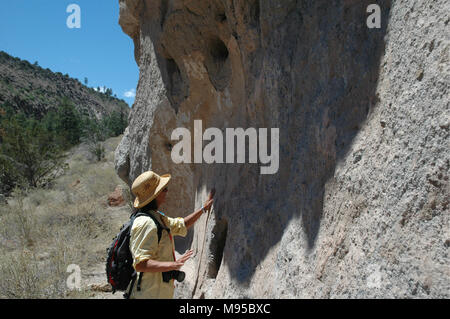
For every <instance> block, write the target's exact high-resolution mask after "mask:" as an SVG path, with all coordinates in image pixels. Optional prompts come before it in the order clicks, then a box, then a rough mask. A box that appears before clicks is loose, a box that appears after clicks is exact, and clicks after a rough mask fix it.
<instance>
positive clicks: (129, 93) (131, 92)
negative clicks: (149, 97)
mask: <svg viewBox="0 0 450 319" xmlns="http://www.w3.org/2000/svg"><path fill="white" fill-rule="evenodd" d="M123 96H124V97H128V98H135V97H136V90H135V89H131V90H129V91H126V92H125V93H124V94H123Z"/></svg>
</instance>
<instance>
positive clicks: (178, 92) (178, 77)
mask: <svg viewBox="0 0 450 319" xmlns="http://www.w3.org/2000/svg"><path fill="white" fill-rule="evenodd" d="M166 70H167V80H166V87H167V91H168V99H169V101H170V103H171V105H172V107H173V108H174V109H175V113H177V112H178V109H179V107H180V104H181V102H183V101H184V100H185V99H186V97H187V96H188V95H189V85H188V83H187V81H186V80H185V79H184V77H183V75H182V73H181V71H180V69H179V68H178V65H177V63H176V62H175V60H174V59H166Z"/></svg>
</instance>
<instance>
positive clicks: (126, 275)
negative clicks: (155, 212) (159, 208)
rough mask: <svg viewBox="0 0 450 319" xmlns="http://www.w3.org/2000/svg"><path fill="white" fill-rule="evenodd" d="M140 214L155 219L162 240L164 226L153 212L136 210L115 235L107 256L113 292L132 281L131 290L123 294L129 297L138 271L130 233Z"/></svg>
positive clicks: (107, 271)
mask: <svg viewBox="0 0 450 319" xmlns="http://www.w3.org/2000/svg"><path fill="white" fill-rule="evenodd" d="M139 216H147V217H150V218H152V219H153V221H154V222H155V224H156V226H157V228H158V243H159V241H160V240H161V234H162V230H163V229H166V228H165V227H163V226H162V225H161V224H160V223H159V222H158V221H157V220H156V218H154V217H153V216H152V215H151V214H149V213H145V212H142V211H139V210H138V211H136V212H135V213H133V214H131V216H130V220H129V221H128V222H126V223H125V224H123V225H122V227H121V228H120V231H119V233H118V234H117V235H116V237H114V239H113V241H112V243H111V245H110V246H109V248H107V250H106V251H107V258H106V277H107V281H108V283H109V284H111V286H112V292H113V294H114V293H115V292H116V291H117V290H119V291H125V290H126V289H127V287H128V285H129V283H130V281H132V284H131V286H130V290H129V291H128V292H127V293H125V294H124V295H123V296H124V297H125V298H126V299H128V298H129V297H130V295H131V291H132V289H133V286H134V282H135V281H136V277H137V274H136V271H135V269H134V267H133V256H132V255H131V251H130V233H131V227H132V226H133V222H134V220H135V219H136V218H137V217H139ZM142 274H143V273H140V274H139V279H138V285H137V290H138V291H139V290H140V284H141V279H142Z"/></svg>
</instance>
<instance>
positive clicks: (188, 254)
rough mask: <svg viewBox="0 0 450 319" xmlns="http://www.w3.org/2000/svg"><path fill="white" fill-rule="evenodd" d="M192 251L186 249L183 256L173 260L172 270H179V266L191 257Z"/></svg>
mask: <svg viewBox="0 0 450 319" xmlns="http://www.w3.org/2000/svg"><path fill="white" fill-rule="evenodd" d="M193 253H194V251H193V250H192V249H190V250H188V251H187V252H185V253H184V255H183V256H181V257H180V258H178V259H177V260H176V261H174V262H173V266H174V268H173V270H180V268H181V267H182V266H183V265H184V263H185V262H186V261H187V260H188V259H189V258H191V256H192V254H193Z"/></svg>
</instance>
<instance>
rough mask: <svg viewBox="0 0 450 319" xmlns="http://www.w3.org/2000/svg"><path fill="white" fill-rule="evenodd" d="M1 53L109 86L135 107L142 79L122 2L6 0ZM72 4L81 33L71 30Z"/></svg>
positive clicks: (0, 10) (0, 22)
mask: <svg viewBox="0 0 450 319" xmlns="http://www.w3.org/2000/svg"><path fill="white" fill-rule="evenodd" d="M0 4H1V7H0V50H1V51H5V52H6V53H8V54H10V55H12V56H15V57H19V58H21V59H24V60H28V61H29V62H31V63H34V62H35V61H37V62H38V63H39V65H40V66H41V67H43V68H49V69H50V70H52V71H54V72H61V73H63V74H66V73H67V74H69V75H70V76H71V77H73V78H77V79H79V80H80V82H81V83H84V78H85V77H86V78H88V81H89V82H88V86H90V87H94V88H97V87H107V88H111V89H112V90H113V94H117V97H119V98H122V99H124V100H125V101H126V102H127V103H128V104H129V105H130V106H131V105H132V104H133V102H134V93H135V89H136V86H137V81H138V77H139V69H138V67H137V65H136V62H135V60H134V46H133V41H132V40H131V39H130V38H129V37H128V36H127V35H126V34H125V33H123V32H122V29H121V28H120V26H119V24H118V21H119V1H118V0H71V1H65V0H14V1H9V0H8V1H6V0H1V1H0ZM70 4H77V5H78V6H79V7H80V9H81V15H80V18H81V20H80V21H81V28H79V29H78V28H72V29H71V28H69V27H68V26H67V19H68V17H69V16H70V15H71V13H73V12H70V13H67V12H66V10H67V7H68V6H69V5H70Z"/></svg>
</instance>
